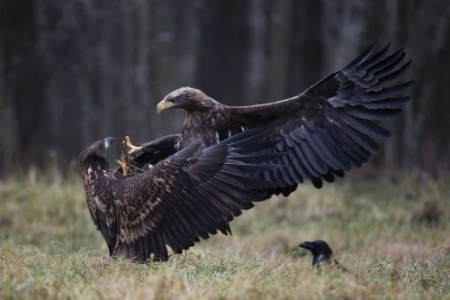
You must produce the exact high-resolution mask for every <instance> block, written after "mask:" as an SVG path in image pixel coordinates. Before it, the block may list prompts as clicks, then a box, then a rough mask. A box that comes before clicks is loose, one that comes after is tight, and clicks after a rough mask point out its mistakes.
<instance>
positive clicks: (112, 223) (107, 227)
mask: <svg viewBox="0 0 450 300" xmlns="http://www.w3.org/2000/svg"><path fill="white" fill-rule="evenodd" d="M88 175H89V176H96V175H97V174H96V173H95V172H92V174H88ZM92 182H94V181H92ZM111 184H113V185H114V183H113V182H112V181H109V182H106V181H100V182H99V183H98V184H95V183H92V184H91V187H92V188H96V190H97V193H96V194H95V196H94V195H93V194H91V193H90V191H89V190H86V199H87V205H88V209H89V214H90V215H91V218H92V221H94V224H95V226H96V227H97V230H99V231H100V232H101V234H102V236H103V239H104V240H105V242H106V245H108V250H109V254H110V255H112V253H113V251H114V247H115V246H116V242H117V240H116V237H117V232H118V225H117V221H116V220H117V219H116V209H115V207H114V205H113V201H112V199H113V196H112V195H111V192H110V191H112V190H113V189H115V187H114V186H112V185H111ZM108 199H110V200H111V201H107V200H108ZM104 201H106V202H104Z"/></svg>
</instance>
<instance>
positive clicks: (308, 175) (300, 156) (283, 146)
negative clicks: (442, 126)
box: [129, 44, 413, 196]
mask: <svg viewBox="0 0 450 300" xmlns="http://www.w3.org/2000/svg"><path fill="white" fill-rule="evenodd" d="M376 48H377V47H376V44H374V45H372V46H371V47H370V48H369V49H367V50H366V51H364V52H363V53H362V54H360V55H359V56H358V57H357V58H356V59H354V60H353V61H352V62H351V63H350V64H348V65H347V66H346V67H344V68H343V69H342V70H340V71H338V72H335V73H333V74H331V75H329V76H327V77H325V78H323V79H322V80H320V81H319V82H317V83H315V84H314V85H312V86H311V87H309V88H307V89H306V90H305V91H304V92H302V93H300V94H298V95H296V96H293V97H291V98H288V99H285V100H280V101H277V102H272V103H266V104H258V105H250V106H227V105H224V104H221V103H219V102H218V101H216V100H214V99H213V98H211V97H209V96H207V95H206V94H205V93H204V92H202V91H201V90H199V89H195V88H191V87H182V88H179V89H177V90H175V91H173V92H171V93H169V94H168V95H166V96H165V97H164V99H163V100H162V101H161V102H160V103H159V104H158V105H157V112H158V113H161V112H163V111H165V110H167V109H172V108H181V109H184V110H185V111H186V112H187V115H186V117H185V119H184V123H183V128H182V132H181V135H180V136H179V138H177V139H174V140H173V141H174V142H176V144H175V146H174V147H175V149H176V150H177V151H179V150H181V149H184V148H186V147H189V145H190V144H191V143H192V142H193V141H195V140H198V139H200V140H201V142H202V143H203V145H204V146H205V147H208V146H211V145H214V144H216V143H218V142H220V141H222V140H224V139H225V138H227V137H230V136H233V135H235V134H236V133H239V132H243V131H244V132H245V131H246V130H249V129H251V128H257V127H263V128H266V129H268V131H267V134H266V139H267V140H268V141H272V140H275V139H279V142H278V143H277V144H276V145H275V146H274V147H273V148H272V149H270V150H268V152H286V153H287V155H284V156H281V157H277V158H276V160H275V161H274V163H281V164H283V165H289V166H292V168H289V169H287V171H285V172H283V173H282V174H281V175H282V177H281V180H282V183H283V185H284V187H283V188H281V189H280V188H278V189H272V193H273V194H279V193H282V194H283V195H285V196H287V195H289V194H290V193H291V192H293V191H294V190H295V189H296V188H297V185H298V184H300V183H303V182H304V181H306V180H311V181H312V182H313V184H314V185H315V186H316V187H317V188H320V187H321V186H322V185H323V180H325V181H327V182H333V181H334V180H335V176H339V177H343V176H344V174H345V172H346V171H348V170H350V169H353V168H357V167H360V166H361V164H362V163H364V162H366V161H368V159H369V157H370V156H371V155H372V154H375V153H377V152H379V150H380V147H379V142H380V141H382V140H385V139H386V138H388V137H389V136H390V132H389V131H388V130H386V129H384V128H382V127H381V126H380V125H378V124H377V123H376V122H377V121H380V120H386V119H391V118H393V117H394V116H396V115H398V114H399V112H400V111H401V108H402V106H403V105H404V103H405V102H407V101H408V100H409V99H410V97H409V95H408V92H407V91H408V88H409V87H410V86H411V84H412V83H413V81H412V80H410V81H402V82H399V81H398V80H396V79H397V78H399V76H400V75H401V74H402V73H403V72H404V71H405V70H406V69H407V68H408V67H409V65H410V64H411V61H410V60H408V61H405V52H404V51H403V50H402V49H400V50H398V51H395V52H393V53H391V54H390V53H389V52H390V51H389V45H387V46H386V47H384V48H383V49H381V50H380V51H379V52H376ZM129 146H130V147H131V146H132V145H129ZM136 149H139V148H136ZM136 149H132V150H131V151H130V154H131V155H132V154H133V152H134V150H136ZM277 172H278V171H277ZM261 176H262V177H261V178H263V179H267V180H270V181H273V180H274V179H275V177H276V176H277V174H275V171H268V172H265V173H263V174H262V175H261Z"/></svg>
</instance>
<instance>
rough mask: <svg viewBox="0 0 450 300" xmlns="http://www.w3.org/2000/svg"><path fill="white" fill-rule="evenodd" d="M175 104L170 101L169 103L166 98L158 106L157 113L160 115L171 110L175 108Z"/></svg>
mask: <svg viewBox="0 0 450 300" xmlns="http://www.w3.org/2000/svg"><path fill="white" fill-rule="evenodd" d="M173 105H174V104H173V103H172V102H170V101H167V100H166V98H164V99H162V101H161V102H159V103H158V105H157V106H156V112H157V113H158V115H159V114H160V113H161V112H162V111H164V110H166V109H169V108H171V107H172V106H173Z"/></svg>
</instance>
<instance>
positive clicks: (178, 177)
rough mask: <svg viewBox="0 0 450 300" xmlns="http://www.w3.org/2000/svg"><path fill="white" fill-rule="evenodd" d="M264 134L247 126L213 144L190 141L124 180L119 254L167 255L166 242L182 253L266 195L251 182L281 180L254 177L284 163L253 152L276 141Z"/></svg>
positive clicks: (144, 257) (158, 257) (116, 252)
mask: <svg viewBox="0 0 450 300" xmlns="http://www.w3.org/2000/svg"><path fill="white" fill-rule="evenodd" d="M265 135H266V133H263V134H257V135H255V131H247V132H244V133H242V134H239V135H235V136H233V137H231V138H229V139H227V140H225V141H222V142H220V143H219V144H216V145H213V146H211V147H208V148H204V147H203V146H202V145H201V144H200V143H195V144H191V145H190V146H188V147H187V148H185V149H183V150H181V151H179V152H177V153H176V154H174V155H173V156H171V157H169V158H168V159H166V160H164V161H162V162H160V163H159V164H157V165H156V166H154V167H153V168H152V169H151V170H149V171H147V172H146V173H142V174H138V175H136V176H134V177H130V178H127V179H124V180H122V181H120V182H121V185H122V188H123V190H124V194H123V199H122V200H121V201H118V203H117V209H118V215H119V219H120V232H119V237H118V244H117V246H116V248H115V250H114V255H126V256H129V257H135V258H136V259H138V260H144V261H145V260H147V259H148V258H150V257H152V258H153V259H154V260H167V259H168V253H167V249H166V245H168V246H170V247H171V248H172V249H173V251H174V252H176V253H181V252H182V250H185V249H188V248H189V247H191V246H193V245H194V242H196V241H199V238H203V239H207V238H208V237H209V235H211V234H216V233H217V230H218V229H219V230H220V229H222V228H224V227H225V226H227V224H228V222H230V221H231V220H232V219H233V218H234V217H236V216H238V215H240V214H241V210H243V209H249V208H251V207H253V203H252V202H255V201H261V200H265V199H267V196H266V195H265V194H263V193H260V192H256V191H254V190H252V189H251V188H253V189H264V188H267V187H269V186H270V187H272V186H274V185H276V184H275V183H274V182H268V181H266V180H261V179H256V178H251V177H249V175H251V174H258V173H260V172H264V171H267V170H278V169H279V168H280V167H278V166H275V165H272V164H261V162H263V161H266V160H274V159H275V156H279V154H269V155H256V154H253V153H256V152H260V151H262V150H263V149H264V148H267V147H273V146H274V144H275V143H267V142H265V143H259V142H258V141H259V140H260V139H261V137H262V136H265ZM254 161H256V162H258V163H257V164H256V163H253V162H254Z"/></svg>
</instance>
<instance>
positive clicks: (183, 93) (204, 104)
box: [156, 87, 215, 114]
mask: <svg viewBox="0 0 450 300" xmlns="http://www.w3.org/2000/svg"><path fill="white" fill-rule="evenodd" d="M214 102H215V101H214V100H213V99H212V98H210V97H208V96H207V95H206V94H205V93H203V92H202V91H201V90H198V89H194V88H191V87H182V88H179V89H177V90H175V91H173V92H171V93H169V94H167V95H166V96H165V97H164V99H163V100H162V101H161V102H159V103H158V105H157V106H156V111H157V112H158V114H159V113H161V112H162V111H164V110H167V109H169V108H182V109H185V110H186V111H188V112H192V111H202V110H205V109H207V108H209V107H210V106H211V104H212V103H214Z"/></svg>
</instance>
